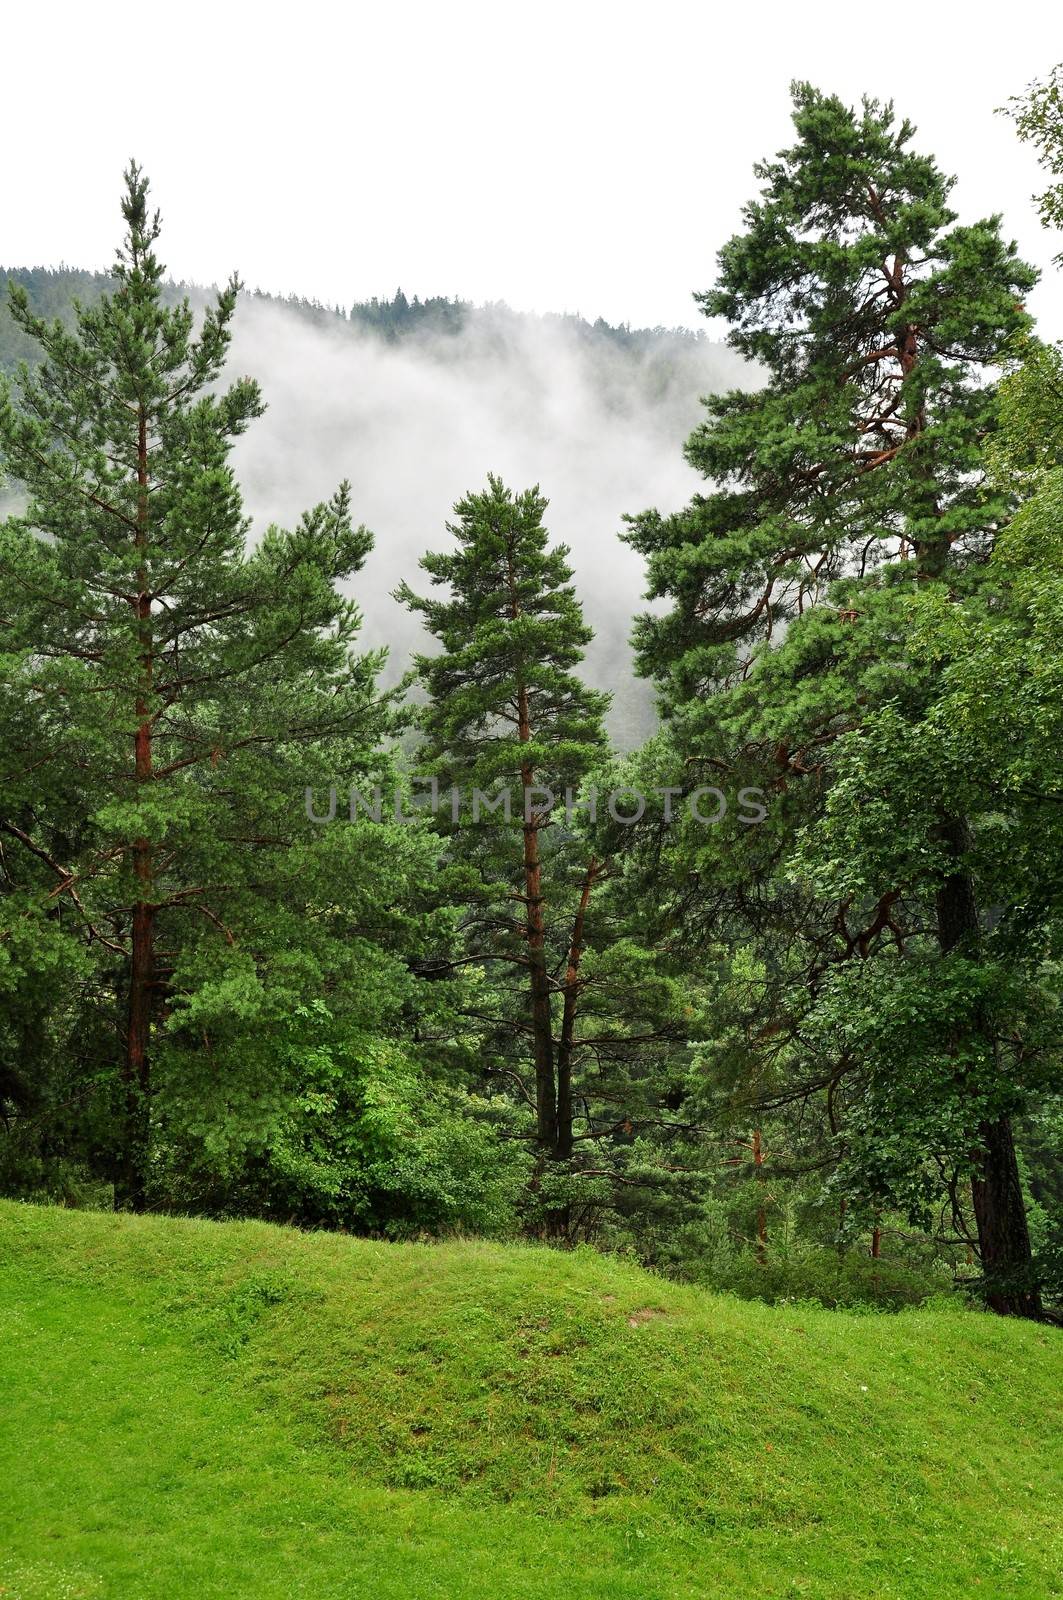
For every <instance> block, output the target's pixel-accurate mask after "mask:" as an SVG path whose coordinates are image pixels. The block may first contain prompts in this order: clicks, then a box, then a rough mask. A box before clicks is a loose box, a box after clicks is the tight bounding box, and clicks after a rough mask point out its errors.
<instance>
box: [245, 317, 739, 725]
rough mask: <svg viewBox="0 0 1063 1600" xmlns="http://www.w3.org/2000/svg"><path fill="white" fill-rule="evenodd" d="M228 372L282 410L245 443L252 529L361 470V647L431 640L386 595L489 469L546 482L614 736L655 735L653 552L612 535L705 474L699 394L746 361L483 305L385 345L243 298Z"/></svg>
mask: <svg viewBox="0 0 1063 1600" xmlns="http://www.w3.org/2000/svg"><path fill="white" fill-rule="evenodd" d="M230 367H231V370H233V371H234V372H240V373H248V374H250V375H252V376H254V377H255V378H257V379H258V380H259V382H260V383H261V385H262V389H263V393H264V396H265V399H266V401H267V404H268V408H269V409H268V410H267V412H266V415H265V416H264V417H263V418H262V419H261V420H260V421H259V422H257V423H256V424H255V425H254V426H253V427H252V428H251V429H250V431H249V432H248V434H247V435H246V436H245V437H244V438H243V439H242V440H241V441H240V442H239V444H238V448H237V457H236V467H237V472H238V475H239V477H240V480H241V483H242V486H243V488H244V492H245V498H246V503H247V508H248V511H249V514H250V515H251V516H252V518H253V519H254V531H255V532H256V533H260V532H261V531H262V530H263V528H264V527H265V526H266V525H267V524H268V523H269V522H279V523H282V524H287V523H290V522H291V521H292V520H294V519H295V518H296V517H297V516H298V515H299V513H300V512H301V511H302V510H303V509H305V508H306V507H307V506H309V505H311V504H313V503H315V502H316V501H318V500H321V499H323V498H325V497H326V496H328V495H329V494H330V493H331V492H332V490H333V489H334V488H335V486H336V484H337V483H338V482H339V480H340V479H342V478H349V479H350V481H351V484H352V489H353V505H354V513H355V517H356V518H357V520H358V521H361V522H364V523H365V524H366V525H367V526H368V527H369V528H370V529H371V530H372V531H373V534H374V535H375V545H374V549H373V552H372V554H371V555H370V557H369V559H368V560H367V562H366V565H365V567H364V569H363V571H362V572H361V573H360V574H359V575H358V577H357V578H356V580H355V582H354V585H353V592H354V594H355V596H356V598H357V600H358V602H359V604H360V605H361V608H362V610H363V612H364V616H365V623H364V631H363V638H364V640H365V642H366V644H369V645H381V644H382V645H387V646H388V648H389V651H390V658H389V670H388V676H389V678H394V677H396V676H398V675H399V674H400V673H401V672H402V671H404V670H405V668H406V666H407V664H408V659H407V658H408V655H409V652H410V650H411V648H418V647H421V646H422V645H423V643H424V636H423V634H422V633H421V631H420V627H419V624H418V623H417V622H416V621H415V620H414V619H413V618H411V617H410V615H409V613H407V612H406V611H405V610H404V609H403V608H402V607H400V606H399V605H398V604H397V603H396V602H395V601H394V600H393V599H392V598H391V592H392V590H393V589H394V588H395V586H396V584H397V583H398V582H399V581H400V579H402V578H407V579H408V580H409V581H410V582H411V583H412V584H413V586H414V587H415V588H416V587H417V586H418V582H419V580H420V578H421V574H419V572H418V566H417V564H418V561H419V558H420V556H421V555H422V554H423V552H424V551H425V550H426V549H429V548H440V547H443V546H445V543H446V541H447V540H448V539H449V538H450V535H448V534H447V532H446V530H445V527H444V524H445V522H446V521H447V519H448V517H449V516H450V513H451V508H452V506H453V504H454V502H455V500H457V499H458V498H460V497H461V496H462V495H463V494H464V493H465V492H466V491H467V490H469V489H476V488H479V487H481V486H482V485H483V484H484V482H485V479H486V477H487V474H488V472H495V473H498V474H499V475H500V476H501V477H502V478H503V479H504V480H505V482H506V483H507V484H509V486H510V487H511V488H514V489H523V488H526V487H528V486H530V485H532V484H538V485H539V486H540V488H541V490H542V492H543V493H544V494H545V495H546V496H548V498H549V501H550V506H549V510H548V512H547V519H546V520H547V526H548V527H549V529H550V532H551V534H552V536H553V537H554V538H555V539H556V540H561V541H563V542H564V543H566V544H568V545H569V546H570V547H571V551H572V562H573V566H574V568H575V573H576V582H577V586H578V592H579V594H580V597H581V599H582V601H583V603H584V607H585V611H586V615H587V618H588V621H589V622H590V623H591V625H592V626H593V628H594V629H595V634H596V638H595V641H594V643H593V645H592V646H591V647H590V650H589V651H588V657H587V663H586V675H587V677H588V678H589V679H590V680H591V681H593V682H594V683H595V684H596V685H598V686H599V687H603V688H608V689H611V690H613V691H615V692H616V693H617V700H616V703H615V705H614V713H613V717H612V731H613V735H614V737H615V738H616V740H617V742H618V743H620V744H622V745H628V744H630V743H632V742H635V741H636V740H637V739H638V738H640V737H642V736H644V734H645V732H646V727H647V720H648V715H649V713H648V706H649V699H650V696H649V690H648V687H647V686H645V685H634V684H633V682H632V668H631V652H630V647H629V644H628V636H629V634H630V629H631V619H632V616H633V615H634V613H635V612H636V611H638V610H640V609H641V608H642V601H641V595H642V591H643V588H644V583H643V572H642V561H641V558H640V557H639V556H637V555H636V554H635V553H634V552H633V551H631V550H630V549H628V547H627V546H626V545H624V544H622V543H621V542H620V540H619V538H618V534H619V531H620V529H621V528H622V526H623V516H624V513H625V512H629V513H630V512H636V511H640V510H643V509H645V508H646V507H647V506H658V507H660V508H661V509H662V510H667V509H674V508H677V507H679V506H681V505H682V504H683V503H684V502H685V501H686V500H687V499H688V498H689V497H690V495H691V493H692V492H693V491H694V490H695V489H696V487H697V485H698V484H699V483H700V481H701V480H700V479H699V478H698V477H697V475H696V474H695V473H694V472H693V471H692V470H691V468H690V467H688V466H687V464H686V462H685V461H684V459H683V454H682V445H683V441H684V439H685V438H686V436H687V434H688V433H689V432H690V430H691V429H692V428H693V427H694V426H695V424H696V423H697V422H698V420H699V416H700V412H701V408H700V406H699V404H698V401H699V396H700V395H702V394H705V393H707V392H709V391H710V390H712V389H718V388H725V387H731V386H733V385H735V384H737V383H739V382H741V381H742V375H743V371H748V369H744V368H743V364H742V363H741V361H740V360H739V359H738V358H737V357H736V356H735V355H734V354H733V353H732V352H731V351H729V350H728V349H727V348H726V347H724V346H721V345H718V344H711V343H709V342H707V341H703V340H702V341H693V340H685V341H684V340H681V339H679V338H675V339H662V340H660V341H658V342H655V343H653V344H652V345H651V346H650V347H649V348H629V347H626V346H624V345H621V344H619V343H616V342H614V341H612V340H610V339H609V338H608V337H606V336H598V335H595V336H594V337H591V336H589V334H588V332H587V330H586V325H583V330H582V332H581V331H580V327H579V325H578V324H575V323H573V322H572V321H566V320H563V319H560V318H559V319H534V318H519V317H516V316H514V315H513V314H511V313H507V312H505V311H504V309H500V310H497V311H492V310H486V311H480V312H477V313H475V314H474V315H473V316H472V317H471V318H470V319H469V322H468V324H467V326H466V327H465V328H464V329H463V330H462V331H461V332H460V333H458V334H446V333H438V332H437V333H431V334H422V335H420V336H419V337H417V338H416V339H408V340H404V341H401V342H398V343H390V344H389V343H386V342H384V341H383V340H381V339H379V338H378V337H376V336H374V335H372V334H368V333H365V332H362V331H360V330H358V329H356V328H355V327H353V326H352V325H350V324H348V323H346V322H345V321H343V320H342V319H340V318H336V319H331V318H326V317H322V318H321V319H319V320H318V321H317V322H315V321H313V320H309V319H308V318H307V317H306V316H304V315H302V314H300V313H299V312H297V311H295V310H292V309H290V308H288V307H285V306H284V305H282V304H278V303H276V302H270V301H264V300H257V299H254V298H244V299H242V300H241V303H240V307H239V310H238V312H237V316H236V321H235V334H234V339H233V348H232V354H231V362H230Z"/></svg>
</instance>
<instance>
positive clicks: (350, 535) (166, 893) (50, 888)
mask: <svg viewBox="0 0 1063 1600" xmlns="http://www.w3.org/2000/svg"><path fill="white" fill-rule="evenodd" d="M147 195H148V184H147V180H146V179H145V178H144V176H143V174H142V173H141V172H140V170H139V169H138V168H137V167H136V166H135V165H133V166H131V167H130V168H129V171H128V173H127V175H126V187H125V194H124V198H123V202H122V214H123V217H124V220H125V225H126V234H125V240H124V244H123V247H122V249H121V251H120V253H119V256H118V259H117V262H116V264H115V267H114V278H115V280H116V286H115V289H114V292H113V293H111V294H108V295H105V296H104V297H103V298H102V299H101V300H100V301H99V302H98V303H97V304H95V305H93V306H92V307H91V308H84V307H79V308H78V310H77V317H76V325H75V327H74V328H73V329H72V330H67V329H65V328H64V327H63V325H62V324H61V323H59V322H58V321H57V322H54V323H46V322H45V321H43V320H41V319H40V318H38V317H36V316H34V315H33V314H32V313H31V311H30V309H29V306H28V303H27V299H26V296H25V294H24V292H22V291H20V290H19V289H18V288H14V289H13V290H12V294H11V313H12V316H13V318H14V320H15V321H16V323H17V324H18V326H19V327H20V329H22V330H23V332H24V333H25V334H26V335H27V336H29V337H31V338H32V339H33V340H35V341H36V343H37V344H38V345H39V347H40V350H41V353H42V359H41V363H40V365H39V367H37V368H36V369H35V370H33V371H30V370H29V369H28V368H27V367H23V368H22V370H21V372H20V373H19V374H18V377H17V380H16V383H15V385H14V388H13V389H10V388H7V387H5V388H4V389H3V390H2V391H0V459H2V460H3V462H4V464H5V465H6V467H7V470H8V472H9V474H10V476H11V478H12V479H13V480H17V481H19V482H20V483H21V484H22V485H23V486H24V488H25V490H26V492H27V494H28V505H27V507H26V509H25V511H24V512H23V513H22V514H21V515H19V516H16V517H13V518H10V519H9V520H8V521H7V522H6V523H5V524H4V525H3V527H2V529H0V617H2V622H3V647H2V648H3V681H2V685H0V695H2V706H0V720H2V721H3V724H4V727H5V731H6V732H8V733H9V734H10V735H11V737H10V739H9V740H8V742H7V743H6V745H5V749H4V752H3V765H4V769H5V771H4V778H5V809H4V813H3V819H2V821H0V835H2V837H3V839H4V841H5V844H6V847H7V848H6V850H5V853H4V867H5V874H6V876H5V884H4V887H5V908H4V909H5V924H6V926H5V931H4V938H3V940H2V941H0V965H2V964H3V963H4V962H6V963H7V966H6V968H5V971H4V972H3V973H2V974H0V976H2V977H3V978H4V979H5V985H6V987H8V988H9V990H10V991H11V993H12V994H15V995H16V997H18V996H21V999H20V1001H19V1004H20V1005H21V1010H20V1013H19V1014H20V1015H22V1016H23V1017H24V1018H25V1027H26V1033H27V1039H26V1043H27V1046H31V1045H32V1040H31V1038H30V1037H29V1035H31V1034H32V1033H33V1031H34V1029H37V1028H39V1027H40V1026H42V1025H43V1022H44V1017H43V1014H42V1001H41V996H42V995H45V996H46V993H47V989H48V985H49V984H50V983H51V982H52V980H53V978H54V969H55V967H56V965H57V963H59V962H60V961H65V960H66V959H67V956H69V954H70V953H71V952H72V951H75V950H76V952H77V953H78V954H77V960H78V961H80V962H81V963H83V964H84V963H86V962H88V963H95V967H94V976H93V977H92V979H91V985H90V987H91V994H89V993H88V992H86V993H85V994H84V995H83V996H82V1007H83V1009H82V1011H81V1013H80V1014H81V1016H82V1018H85V1017H91V1018H95V1016H96V1015H99V1014H100V1013H101V1012H102V1013H103V1014H104V1015H106V1017H107V1019H108V1022H107V1025H108V1026H113V1029H114V1035H113V1036H112V1045H111V1046H110V1047H109V1048H108V1047H107V1045H106V1044H104V1043H102V1042H99V1041H98V1043H97V1049H98V1051H99V1054H98V1056H97V1058H96V1059H95V1060H94V1061H92V1062H87V1063H86V1066H85V1081H84V1082H83V1083H81V1084H80V1085H79V1086H78V1089H77V1096H76V1098H79V1099H83V1097H84V1096H85V1095H86V1094H90V1093H93V1092H95V1090H94V1088H93V1085H94V1084H95V1082H96V1079H97V1078H99V1079H102V1080H105V1081H106V1079H107V1074H108V1062H109V1059H113V1054H114V1042H117V1045H118V1054H119V1056H120V1061H121V1083H122V1089H121V1098H122V1100H123V1101H124V1109H123V1110H122V1112H121V1113H120V1117H119V1120H120V1122H121V1124H122V1129H121V1132H120V1134H119V1136H118V1137H117V1139H116V1141H115V1144H116V1146H117V1148H116V1154H115V1166H114V1176H115V1178H116V1184H117V1193H118V1198H119V1202H120V1203H124V1204H126V1205H130V1206H133V1207H140V1206H142V1205H143V1204H144V1203H145V1200H146V1195H147V1189H148V1180H149V1166H150V1146H151V1138H152V1105H153V1102H154V1100H155V1097H156V1095H157V1092H158V1090H159V1088H160V1080H159V1075H158V1073H157V1072H156V1070H155V1069H156V1066H157V1064H158V1063H157V1060H156V1058H157V1057H158V1058H159V1060H161V1059H162V1057H163V1056H165V1055H166V1054H167V1052H169V1053H170V1054H171V1056H172V1054H173V1052H174V1050H175V1049H176V1048H177V1046H178V1043H179V1041H180V1039H181V1036H182V1031H183V1033H184V1034H185V1035H187V1036H189V1037H191V1038H193V1039H194V1041H195V1045H196V1048H197V1049H199V1050H200V1053H201V1055H203V1053H204V1052H205V1056H204V1060H205V1061H206V1063H207V1067H206V1068H205V1070H207V1076H208V1077H209V1076H210V1071H209V1069H210V1068H211V1067H213V1068H214V1070H217V1060H216V1058H215V1057H214V1056H213V1054H212V1043H213V1042H214V1041H213V1039H212V1034H213V1029H214V1026H215V1023H217V1026H218V1028H219V1029H221V1030H222V1031H224V1029H225V1027H226V1026H227V1024H228V1022H229V1021H230V1020H231V1019H232V1018H234V1017H242V1018H243V1019H244V1021H245V1023H246V1024H247V1026H248V1028H249V1030H251V1032H252V1033H253V1023H254V1019H255V1018H256V1017H257V1018H258V1020H259V1022H260V1024H261V1029H260V1032H262V1031H265V1020H264V1019H265V1015H266V1012H267V1011H268V1010H269V1007H268V1005H267V1004H266V1000H265V998H264V997H265V992H266V988H267V987H268V980H267V977H266V968H267V967H268V966H269V965H270V963H272V972H273V979H274V981H275V982H277V983H278V984H279V985H280V991H283V994H284V995H285V996H286V1001H284V1002H282V1001H281V1000H280V999H279V998H278V1000H277V1005H276V1006H275V1008H274V1012H275V1013H276V1012H277V1011H278V1010H279V1009H280V1008H281V1007H282V1004H283V1003H287V1002H290V1003H292V1004H295V1003H296V1002H297V1000H298V999H299V998H300V996H301V995H304V994H305V992H306V989H307V987H308V986H310V987H313V985H314V982H315V980H316V981H322V973H323V971H324V970H325V968H326V967H327V966H328V960H329V959H331V958H330V957H328V956H327V954H326V952H325V949H324V945H323V943H322V941H323V940H326V938H327V930H328V926H329V922H330V919H332V920H333V921H334V919H335V915H336V913H335V909H334V903H335V899H336V886H337V883H340V884H342V883H343V882H344V881H346V882H347V883H348V884H349V885H353V884H354V883H355V882H356V876H355V877H352V876H351V874H352V871H353V870H354V869H353V868H352V861H351V857H350V852H349V845H348V844H345V843H344V842H343V841H342V840H341V839H340V837H339V835H338V834H336V833H333V834H332V835H330V836H329V837H328V839H327V840H325V839H324V838H323V837H322V834H321V830H320V829H316V828H315V827H314V825H313V824H312V823H311V822H310V821H309V820H308V818H307V816H306V814H305V811H304V809H303V799H302V797H303V791H304V786H305V785H306V784H309V783H320V782H321V781H322V780H324V781H325V782H328V781H330V780H332V779H334V778H335V777H336V776H337V775H338V774H339V775H343V774H350V775H351V776H358V775H359V774H364V773H365V772H366V771H367V770H369V768H370V766H371V765H372V764H373V762H374V761H375V757H374V756H373V749H374V746H375V745H376V743H377V741H378V739H379V736H380V734H381V732H382V731H383V729H384V728H385V726H386V724H387V711H386V708H385V707H384V706H383V705H382V704H381V702H380V700H379V698H378V695H377V692H376V688H375V673H376V668H377V665H378V660H377V658H376V657H374V656H366V655H363V656H358V655H356V654H354V653H353V643H354V639H355V635H356V631H357V627H358V620H359V619H358V613H357V610H356V608H355V606H354V605H353V603H352V602H351V601H349V600H347V599H345V598H343V597H342V596H341V594H340V592H339V589H338V584H339V583H340V582H341V581H342V580H345V579H347V578H349V577H350V576H351V575H352V574H353V573H354V572H356V571H357V570H358V568H359V567H360V566H361V565H362V563H363V561H364V559H365V556H366V554H367V552H368V550H369V548H370V545H371V538H370V535H369V534H368V533H367V532H366V530H365V529H364V528H359V527H355V526H354V525H353V524H352V521H351V516H350V503H349V494H348V490H347V487H346V486H343V487H341V489H340V490H339V491H338V493H337V494H336V495H335V496H334V498H333V499H332V500H331V501H329V502H328V503H327V504H322V505H319V506H318V507H316V508H315V509H314V510H313V511H311V512H309V513H308V514H307V515H305V516H304V517H303V519H302V520H301V522H300V523H299V524H298V526H297V527H295V528H294V529H293V530H291V531H282V530H280V529H277V528H271V529H269V530H268V531H267V532H266V533H265V535H264V536H263V538H262V539H261V541H260V542H259V543H258V545H257V547H256V548H254V549H251V550H249V549H248V548H247V543H248V534H249V526H248V522H247V520H246V518H245V516H244V514H243V511H242V508H241V500H240V494H239V490H238V487H237V484H236V481H235V479H234V476H233V471H232V467H231V464H230V452H231V448H232V445H233V442H234V440H235V439H237V438H238V436H239V435H240V434H241V433H242V432H243V431H244V429H245V428H246V426H247V425H248V423H249V422H250V421H251V420H252V419H253V418H255V417H257V416H258V415H259V414H260V412H261V411H262V402H261V399H260V396H259V391H258V388H257V386H256V384H255V383H254V382H252V381H251V380H250V379H247V378H241V379H238V380H237V381H236V382H235V383H232V384H231V385H230V386H229V387H225V386H224V385H223V382H222V379H223V368H224V364H225V359H226V354H227V350H228V345H229V339H230V326H231V321H232V317H233V314H234V310H235V307H236V298H237V289H238V285H237V283H236V281H235V280H233V281H232V282H231V283H230V284H229V286H228V287H227V289H225V291H224V292H223V293H222V294H221V295H220V296H219V297H218V299H217V302H216V304H215V305H214V306H213V307H211V308H210V309H208V311H207V312H206V314H205V317H204V319H203V322H202V325H201V327H200V329H199V331H198V333H197V332H196V331H195V330H194V326H193V316H192V313H191V311H190V309H189V306H188V303H187V302H182V303H178V304H176V305H171V304H167V302H166V298H165V297H164V294H163V288H162V285H163V271H164V269H163V266H162V264H161V262H160V261H159V259H158V257H157V255H156V253H155V243H156V240H157V237H158V234H159V219H158V215H157V214H156V215H154V216H153V215H152V214H151V213H150V212H149V209H148V201H147ZM316 891H319V893H318V899H317V909H316V911H315V913H314V914H313V915H308V914H307V905H308V902H310V901H312V900H313V896H314V894H315V892H316ZM351 893H352V897H353V898H356V896H355V894H354V889H353V888H352V890H351ZM330 905H331V906H332V907H333V909H332V910H328V909H327V908H329V907H330ZM59 939H62V940H63V941H65V942H64V944H63V947H62V948H63V951H64V952H66V954H65V955H63V956H62V957H60V956H55V958H54V959H53V958H52V957H48V958H47V959H44V958H42V957H40V956H39V954H38V953H37V952H39V951H40V950H43V951H45V952H46V953H47V952H48V951H53V952H55V951H56V950H58V948H59V947H58V946H57V944H56V941H57V940H59ZM335 949H336V950H338V949H339V946H338V945H336V946H335ZM88 981H89V980H88V979H86V982H88ZM42 986H43V987H42ZM280 991H279V992H280ZM279 992H278V993H279ZM35 996H36V998H34V997H35ZM81 1027H82V1029H83V1030H84V1029H85V1027H86V1024H85V1022H84V1020H83V1021H82V1023H81ZM88 1031H89V1032H90V1033H91V1032H94V1031H95V1024H94V1022H93V1025H92V1026H91V1027H89V1029H88ZM254 1053H255V1046H254V1043H253V1042H252V1039H251V1038H250V1037H248V1038H245V1041H244V1051H243V1055H242V1056H241V1052H240V1051H238V1050H234V1051H233V1052H232V1053H231V1054H230V1055H229V1056H228V1057H226V1058H225V1062H226V1065H227V1066H232V1065H233V1064H234V1063H235V1062H237V1061H240V1060H243V1061H244V1062H247V1061H248V1060H250V1059H251V1058H252V1057H253V1056H254ZM29 1055H30V1056H32V1050H31V1049H30V1050H29ZM97 1087H98V1086H97ZM211 1092H212V1093H213V1092H214V1091H213V1087H212V1090H211ZM258 1092H259V1091H258V1090H257V1089H256V1090H255V1094H257V1093H258ZM220 1098H221V1100H222V1102H223V1103H227V1104H228V1103H235V1102H236V1101H237V1100H238V1098H239V1090H238V1086H237V1084H236V1083H235V1082H234V1083H232V1084H231V1085H230V1086H228V1089H223V1090H222V1092H221V1095H220ZM108 1136H109V1135H108Z"/></svg>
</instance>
